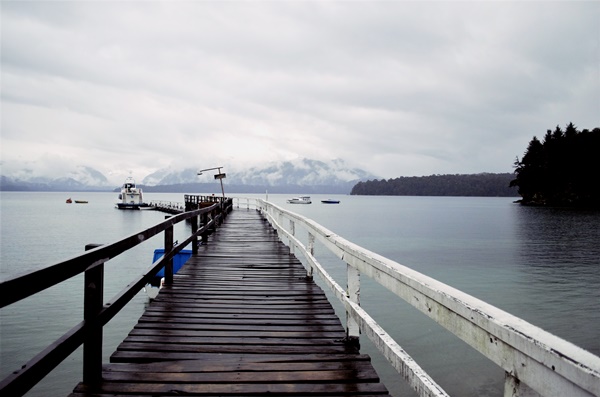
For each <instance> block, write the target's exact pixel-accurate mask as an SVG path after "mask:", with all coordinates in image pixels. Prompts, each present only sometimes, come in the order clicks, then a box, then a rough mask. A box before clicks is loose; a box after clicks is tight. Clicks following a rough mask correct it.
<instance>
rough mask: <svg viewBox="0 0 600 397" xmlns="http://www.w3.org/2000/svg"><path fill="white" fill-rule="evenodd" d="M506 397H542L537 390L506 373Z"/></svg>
mask: <svg viewBox="0 0 600 397" xmlns="http://www.w3.org/2000/svg"><path fill="white" fill-rule="evenodd" d="M504 397H541V396H540V394H538V393H537V392H536V391H535V390H533V389H532V388H530V387H529V386H527V385H526V384H525V383H522V382H521V381H520V380H519V379H517V378H515V377H514V376H512V375H511V374H509V373H508V372H505V373H504Z"/></svg>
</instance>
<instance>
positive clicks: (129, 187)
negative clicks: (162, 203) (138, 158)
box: [117, 177, 151, 210]
mask: <svg viewBox="0 0 600 397" xmlns="http://www.w3.org/2000/svg"><path fill="white" fill-rule="evenodd" d="M119 200H121V201H120V202H118V203H117V208H118V209H120V210H139V209H145V208H151V206H150V204H147V203H144V198H143V193H142V189H141V188H138V187H137V186H136V185H135V180H134V179H133V178H132V177H128V178H127V179H126V180H125V182H124V183H123V186H121V193H119Z"/></svg>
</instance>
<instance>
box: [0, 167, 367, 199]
mask: <svg viewBox="0 0 600 397" xmlns="http://www.w3.org/2000/svg"><path fill="white" fill-rule="evenodd" d="M225 171H226V167H224V169H223V172H225ZM214 173H216V172H214ZM206 174H207V175H209V177H208V178H207V177H205V176H198V170H197V169H195V168H186V169H172V168H166V169H161V170H158V171H156V172H154V173H152V174H150V175H147V176H145V177H144V178H142V179H141V182H140V180H139V179H138V186H140V187H142V188H143V189H144V191H149V192H188V193H194V192H203V193H207V192H210V191H215V190H216V189H218V190H220V187H218V186H219V185H218V183H217V181H215V180H214V179H213V177H212V174H213V171H208V172H206ZM374 178H376V177H375V176H374V175H372V174H370V173H368V172H366V171H364V170H361V169H358V168H350V167H348V166H347V165H346V163H345V162H344V161H343V160H339V159H337V160H332V161H330V162H323V161H318V160H311V159H299V160H296V161H284V162H277V163H269V164H266V165H264V166H257V167H251V168H247V169H244V170H243V171H232V172H227V173H226V178H225V179H224V181H223V182H224V184H225V186H226V190H227V191H228V192H230V193H264V192H265V190H268V191H269V192H271V193H307V194H308V193H332V194H333V193H338V194H347V193H350V191H351V190H352V187H353V186H354V185H355V184H356V183H358V182H360V181H366V180H368V179H374ZM115 189H118V188H117V187H116V186H114V185H112V184H110V183H109V181H108V179H107V178H106V177H105V176H104V175H103V174H102V173H101V172H99V171H97V170H95V169H94V168H91V167H87V166H78V167H74V169H73V171H72V172H69V174H68V175H66V176H65V177H61V178H48V177H43V176H33V175H28V174H27V172H23V171H21V172H19V173H18V175H1V176H0V190H5V191H10V190H13V191H113V190H115Z"/></svg>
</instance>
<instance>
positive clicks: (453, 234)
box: [0, 192, 600, 397]
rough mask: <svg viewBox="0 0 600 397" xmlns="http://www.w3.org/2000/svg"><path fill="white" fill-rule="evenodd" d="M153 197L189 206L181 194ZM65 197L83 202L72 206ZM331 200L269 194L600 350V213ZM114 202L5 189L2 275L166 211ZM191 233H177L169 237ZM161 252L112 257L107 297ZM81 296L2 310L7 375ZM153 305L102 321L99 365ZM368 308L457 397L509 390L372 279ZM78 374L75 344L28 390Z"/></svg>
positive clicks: (334, 269)
mask: <svg viewBox="0 0 600 397" xmlns="http://www.w3.org/2000/svg"><path fill="white" fill-rule="evenodd" d="M146 196H147V197H146V199H147V200H167V201H179V202H181V201H183V194H167V193H148V194H146ZM249 196H252V195H249ZM68 197H72V198H73V199H85V200H88V201H89V203H88V204H70V205H67V204H65V199H66V198H68ZM252 197H261V198H264V195H260V196H256V195H255V196H252ZM328 197H331V196H327V197H325V196H319V195H313V204H312V205H290V204H286V203H285V200H286V198H288V196H284V195H272V194H270V195H269V196H268V199H269V200H270V201H272V202H274V203H276V204H278V205H280V206H282V207H284V208H287V209H290V210H292V211H294V212H297V213H299V214H301V215H304V216H307V217H309V218H312V219H314V220H315V221H317V222H319V223H320V224H322V225H323V226H325V227H326V228H328V229H330V230H332V231H334V232H335V233H337V234H339V235H340V236H342V237H344V238H346V239H348V240H350V241H352V242H354V243H356V244H358V245H361V246H363V247H365V248H367V249H369V250H371V251H374V252H376V253H378V254H380V255H383V256H385V257H387V258H390V259H393V260H395V261H397V262H399V263H400V264H402V265H405V266H409V267H411V268H413V269H415V270H417V271H419V272H421V273H424V274H426V275H428V276H431V277H433V278H436V279H438V280H440V281H442V282H444V283H446V284H449V285H451V286H453V287H455V288H458V289H460V290H463V291H465V292H467V293H469V294H471V295H473V296H475V297H477V298H479V299H482V300H484V301H486V302H488V303H491V304H493V305H495V306H497V307H499V308H501V309H503V310H506V311H508V312H510V313H512V314H514V315H516V316H519V317H521V318H523V319H525V320H526V321H528V322H530V323H533V324H535V325H537V326H539V327H541V328H543V329H545V330H547V331H549V332H552V333H554V334H556V335H558V336H560V337H562V338H564V339H566V340H568V341H570V342H573V343H574V344H576V345H578V346H580V347H583V348H585V349H586V350H589V351H591V352H592V353H594V354H596V355H600V331H599V330H600V288H599V287H598V286H599V285H600V244H599V243H598V242H599V241H600V212H598V211H582V210H567V209H552V208H530V207H521V206H519V205H516V204H513V203H512V201H513V200H514V199H513V198H465V197H364V196H334V197H335V198H337V199H340V200H341V204H339V205H323V204H320V201H319V200H321V199H324V198H328ZM115 201H116V193H47V192H43V193H42V192H39V193H23V192H18V193H17V192H2V193H1V196H0V205H1V207H0V222H1V223H0V233H1V235H0V236H1V237H0V243H1V245H0V264H1V266H0V278H2V279H4V278H6V277H7V276H8V275H14V274H18V273H20V272H23V271H26V270H30V269H35V268H40V267H44V266H47V265H49V264H52V263H54V262H57V261H60V260H63V259H66V258H69V257H72V256H75V255H78V254H80V253H81V252H82V251H83V250H84V247H85V245H86V244H88V243H107V242H112V241H114V240H117V239H119V238H122V237H125V236H129V235H131V234H133V233H135V232H137V231H139V230H142V229H144V228H146V227H149V226H151V225H154V224H156V223H158V222H160V221H162V220H163V219H164V218H165V215H166V214H163V213H160V212H154V211H119V210H117V209H115V208H114V202H115ZM186 232H187V230H185V228H184V227H182V228H180V229H176V230H175V239H180V240H182V239H183V238H184V236H185V235H186ZM152 240H155V241H152ZM155 248H162V237H157V238H154V239H151V240H150V241H149V242H147V243H145V244H143V245H142V246H140V247H136V248H135V249H133V250H131V251H130V253H128V254H126V255H124V256H123V258H117V259H115V260H112V261H110V262H108V263H107V266H106V269H105V277H106V281H105V288H106V291H105V298H106V299H110V297H112V296H114V295H115V294H116V293H117V292H119V291H120V290H121V289H122V288H124V287H125V286H126V284H127V283H128V282H129V281H130V280H131V279H132V278H133V277H134V276H135V275H138V274H140V273H142V272H143V271H144V270H145V269H146V268H147V267H148V266H149V265H150V262H151V260H152V252H153V250H154V249H155ZM317 256H319V247H317ZM321 260H322V262H323V264H324V265H325V267H326V268H328V270H330V271H331V273H332V274H334V276H335V277H336V278H338V277H341V278H342V279H343V274H344V271H345V267H344V266H343V263H341V262H340V261H339V260H337V259H336V258H335V257H333V256H332V255H329V256H328V255H325V256H324V257H323V259H321ZM82 292H83V278H82V277H81V276H79V277H75V278H73V279H71V280H69V281H68V282H66V283H64V284H63V285H61V286H59V287H54V288H50V289H48V290H46V291H44V292H43V293H41V294H39V296H36V297H32V298H28V299H26V300H24V301H22V302H19V303H17V304H14V305H12V306H10V307H7V308H4V309H2V310H1V311H0V367H1V368H0V375H1V376H2V378H4V377H5V376H6V375H7V374H9V373H10V372H11V371H12V370H14V369H16V368H19V367H20V366H21V365H22V364H24V363H25V362H26V361H27V360H29V359H30V358H31V357H33V356H34V355H35V354H37V353H39V352H40V351H41V350H42V349H44V348H45V347H46V346H47V345H48V344H50V343H51V342H53V341H54V340H56V339H57V338H58V337H60V336H61V335H62V334H63V333H64V332H66V331H67V330H68V329H70V328H71V327H72V326H74V325H75V324H76V323H78V322H79V321H81V318H82V316H83V308H82ZM147 302H148V298H147V296H146V294H145V293H144V292H141V293H139V294H138V295H137V296H136V298H135V299H134V300H133V301H132V302H131V304H130V305H129V306H128V307H127V308H126V309H125V310H124V311H123V312H122V313H121V314H120V315H119V316H117V317H116V318H115V319H114V320H113V321H111V322H110V323H109V324H108V325H107V327H106V328H105V332H104V345H105V346H104V355H105V361H108V357H109V356H110V354H111V353H112V352H113V351H114V350H115V348H116V347H117V345H118V344H119V343H120V342H121V340H122V339H123V338H124V337H125V336H126V335H127V333H128V332H129V331H130V330H131V328H132V327H133V325H134V324H135V323H136V322H137V319H138V317H139V316H140V315H141V313H142V312H143V310H144V308H145V306H146V304H147ZM361 304H362V306H363V307H365V308H366V309H367V311H368V312H369V313H370V314H371V315H372V316H373V317H374V318H375V319H376V320H377V321H378V322H379V323H380V324H381V325H382V326H383V328H384V329H386V330H387V331H388V332H389V333H390V334H392V336H393V337H394V338H395V339H396V341H397V342H398V343H399V344H400V345H401V346H402V347H403V348H404V349H405V350H406V351H407V352H408V353H409V354H411V355H412V356H413V357H414V358H415V359H416V361H417V362H418V363H419V364H420V365H421V366H422V367H424V368H425V370H426V371H427V372H428V373H429V374H430V375H431V376H432V377H433V378H434V379H435V380H436V381H437V382H438V383H439V384H440V385H441V386H442V387H443V388H444V389H445V390H446V391H447V392H448V393H450V394H451V395H455V396H473V397H474V396H501V395H502V384H503V379H504V375H503V372H502V370H500V369H499V368H498V367H496V366H495V364H493V363H491V362H489V361H488V360H487V359H485V358H483V357H482V356H481V355H480V354H479V353H477V352H475V351H474V350H473V349H471V348H470V347H468V346H467V345H466V344H464V343H463V342H462V341H460V340H458V338H456V337H454V336H452V335H451V334H449V333H448V332H446V331H445V330H443V329H442V328H440V327H439V326H438V325H437V324H436V323H435V322H433V321H431V320H429V319H428V318H426V317H425V316H423V315H421V314H420V313H419V312H417V311H416V310H415V309H412V308H411V307H409V306H408V305H407V304H404V303H403V302H402V301H401V300H400V299H398V298H396V297H395V296H394V295H392V294H391V293H388V292H387V291H385V290H382V288H381V287H379V286H378V285H377V284H375V283H373V282H369V280H365V279H364V278H363V280H362V289H361ZM336 308H337V310H340V308H339V305H336ZM361 343H362V348H363V350H364V351H365V352H366V353H369V354H370V355H371V356H372V358H373V361H374V364H375V366H376V368H377V371H378V372H379V374H380V376H381V377H382V379H383V381H384V383H385V384H386V385H387V386H388V388H389V389H390V391H391V392H392V393H393V394H394V395H396V396H399V395H409V396H410V395H413V393H412V392H411V391H410V389H408V388H407V387H406V386H405V385H404V383H403V381H402V380H399V379H398V376H397V375H396V374H395V372H394V370H392V369H390V368H389V367H388V366H387V365H386V364H385V361H384V360H383V359H381V358H380V357H378V354H377V353H376V352H375V351H374V350H373V348H372V346H370V344H369V342H368V341H367V340H361ZM80 379H81V350H78V351H76V352H75V353H74V354H73V355H71V357H69V358H68V359H67V360H66V361H65V362H64V363H63V364H62V365H61V366H60V367H59V368H58V369H57V370H56V371H55V372H54V373H52V374H51V375H49V376H48V377H47V378H46V379H44V381H42V382H41V383H40V384H39V385H38V386H36V387H35V388H34V389H32V391H31V392H30V393H28V396H54V395H67V394H68V393H69V392H70V391H71V390H72V389H73V387H74V386H75V385H76V384H77V382H79V380H80Z"/></svg>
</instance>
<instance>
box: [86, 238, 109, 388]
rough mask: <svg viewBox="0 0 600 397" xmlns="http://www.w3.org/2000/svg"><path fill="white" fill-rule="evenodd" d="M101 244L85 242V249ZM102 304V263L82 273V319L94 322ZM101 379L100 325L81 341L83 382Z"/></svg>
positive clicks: (98, 381)
mask: <svg viewBox="0 0 600 397" xmlns="http://www.w3.org/2000/svg"><path fill="white" fill-rule="evenodd" d="M100 245H102V244H87V245H86V246H85V250H86V251H89V250H91V249H94V248H97V247H99V246H100ZM103 305H104V263H103V262H102V263H98V264H95V265H92V266H90V267H89V268H87V269H86V271H85V275H84V295H83V319H84V320H85V322H86V324H88V323H89V324H94V322H95V320H96V317H97V316H98V314H99V313H100V311H101V310H102V307H103ZM101 381H102V326H96V327H94V328H93V329H91V330H90V331H89V334H88V335H87V339H86V340H85V342H84V343H83V383H85V384H87V385H97V384H99V383H100V382H101Z"/></svg>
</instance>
